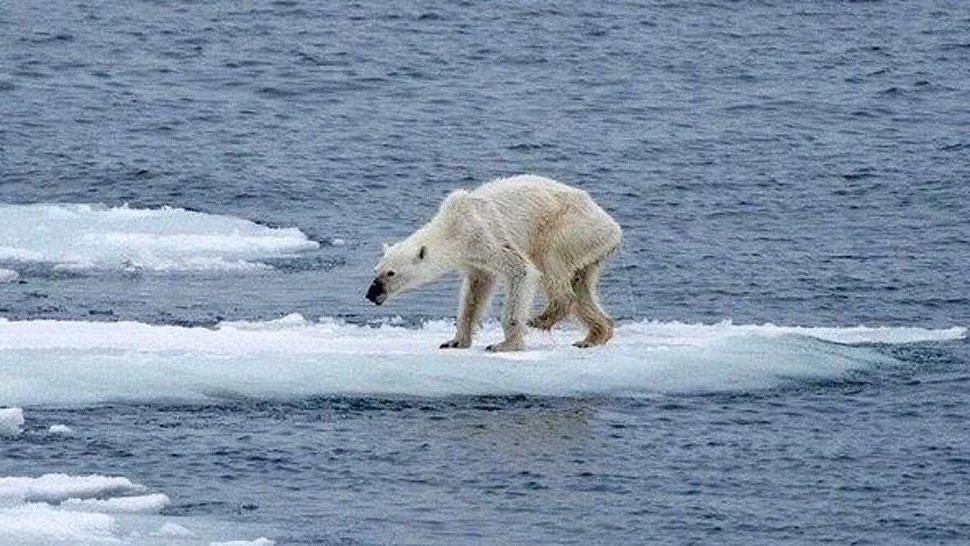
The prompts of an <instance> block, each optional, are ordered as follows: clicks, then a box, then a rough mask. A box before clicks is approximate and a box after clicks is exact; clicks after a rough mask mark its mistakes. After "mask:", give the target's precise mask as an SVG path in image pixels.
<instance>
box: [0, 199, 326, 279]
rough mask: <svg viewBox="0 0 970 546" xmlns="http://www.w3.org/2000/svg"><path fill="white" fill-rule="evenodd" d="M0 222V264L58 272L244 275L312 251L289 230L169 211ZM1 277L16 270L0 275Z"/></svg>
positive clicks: (11, 211) (45, 213)
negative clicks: (28, 265)
mask: <svg viewBox="0 0 970 546" xmlns="http://www.w3.org/2000/svg"><path fill="white" fill-rule="evenodd" d="M0 218H3V222H2V224H0V263H3V262H15V263H16V262H21V263H49V264H53V265H55V266H56V267H60V268H65V269H106V270H147V271H207V270H220V271H222V270H248V269H256V268H260V267H265V266H262V265H261V264H259V262H258V260H260V259H264V258H274V257H283V256H291V255H294V254H296V253H299V252H302V251H306V250H313V249H316V248H318V247H319V244H318V243H316V242H314V241H311V240H309V239H308V238H307V237H306V235H304V234H303V233H301V232H300V231H299V230H297V229H293V228H288V229H281V228H270V227H267V226H262V225H259V224H256V223H253V222H250V221H248V220H243V219H241V218H234V217H231V216H219V215H214V214H204V213H201V212H193V211H188V210H184V209H178V208H169V207H163V208H160V209H132V208H128V207H127V206H126V207H116V208H108V207H103V206H97V205H78V204H73V205H71V204H36V205H0ZM11 274H13V275H11ZM4 279H8V280H7V281H6V282H11V281H12V280H16V272H14V271H11V270H0V282H4Z"/></svg>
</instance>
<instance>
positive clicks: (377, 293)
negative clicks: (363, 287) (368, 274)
mask: <svg viewBox="0 0 970 546" xmlns="http://www.w3.org/2000/svg"><path fill="white" fill-rule="evenodd" d="M383 294H384V283H382V282H381V281H380V280H378V279H374V282H372V283H371V284H370V288H368V289H367V299H369V300H370V301H372V302H374V303H375V304H377V305H380V304H382V303H384V299H383V298H381V296H382V295H383Z"/></svg>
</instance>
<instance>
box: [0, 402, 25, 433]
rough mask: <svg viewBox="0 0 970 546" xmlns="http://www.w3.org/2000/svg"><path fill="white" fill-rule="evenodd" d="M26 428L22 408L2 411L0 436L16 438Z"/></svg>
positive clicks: (0, 414)
mask: <svg viewBox="0 0 970 546" xmlns="http://www.w3.org/2000/svg"><path fill="white" fill-rule="evenodd" d="M22 426H24V411H23V410H22V409H20V408H2V409H0V436H16V435H18V434H20V427H22Z"/></svg>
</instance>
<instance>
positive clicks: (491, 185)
mask: <svg viewBox="0 0 970 546" xmlns="http://www.w3.org/2000/svg"><path fill="white" fill-rule="evenodd" d="M620 238H621V230H620V226H619V225H618V224H617V223H616V222H615V221H614V220H613V218H611V217H610V215H609V214H607V213H606V212H605V211H604V210H603V209H602V208H600V207H599V205H597V204H596V203H595V202H593V200H592V199H591V198H590V196H589V195H588V194H587V193H586V192H585V191H583V190H580V189H577V188H573V187H570V186H567V185H565V184H562V183H559V182H556V181H554V180H550V179H548V178H543V177H539V176H533V175H519V176H513V177H510V178H504V179H499V180H493V181H491V182H488V183H486V184H484V185H482V186H480V187H478V188H477V189H475V190H471V191H468V190H456V191H454V192H452V193H451V194H450V195H448V197H446V198H445V200H444V201H443V202H442V204H441V206H440V208H439V209H438V213H437V214H436V215H435V216H434V218H432V219H431V221H430V222H428V223H427V224H425V225H424V226H423V227H421V228H420V229H418V230H417V231H415V232H414V233H413V234H412V235H411V236H409V237H408V238H407V239H405V240H403V241H401V242H399V243H397V244H394V245H390V246H389V245H385V246H384V255H383V257H382V258H381V259H380V262H379V263H378V264H377V267H376V268H375V271H376V273H377V277H376V278H375V279H374V282H373V283H372V284H371V285H370V288H369V289H368V290H367V295H366V297H367V299H369V300H370V301H372V302H374V303H375V304H377V305H381V304H382V303H384V302H385V301H386V300H387V299H388V298H389V297H391V296H393V295H394V294H397V293H398V292H401V291H402V290H405V289H409V288H413V287H415V286H418V285H421V284H424V283H427V282H430V281H433V280H435V279H437V278H438V277H440V276H441V275H442V274H444V273H447V272H449V271H455V270H457V271H459V272H461V273H463V275H464V282H463V283H462V288H461V298H460V304H459V310H458V325H457V326H458V328H457V330H458V331H457V333H456V335H455V338H454V339H452V340H450V341H447V342H445V343H443V344H442V345H441V348H467V347H469V346H471V343H472V336H473V334H474V330H475V327H476V326H477V324H478V322H479V321H480V320H481V317H482V315H483V314H484V312H485V310H486V308H487V307H488V302H489V300H490V298H491V295H492V291H493V287H494V285H495V280H496V278H498V279H501V280H504V282H505V285H506V290H507V294H506V299H505V305H504V308H503V310H502V330H503V331H504V334H505V340H504V341H502V342H500V343H496V344H494V345H489V346H488V347H487V350H489V351H519V350H522V349H524V348H525V341H524V337H525V333H526V325H528V326H531V327H533V328H539V329H543V330H549V329H551V328H552V327H553V326H554V325H555V324H556V323H557V322H559V321H560V320H562V319H563V318H565V317H566V316H567V315H569V314H570V313H572V314H573V315H575V316H576V318H578V319H579V320H580V321H581V322H582V323H583V324H584V325H585V326H586V327H587V328H588V329H589V331H588V333H587V335H586V338H585V339H583V340H582V341H578V342H576V343H574V345H575V346H577V347H592V346H594V345H600V344H603V343H606V342H607V341H609V340H610V338H611V337H613V321H612V319H610V317H609V316H607V314H606V313H605V312H604V311H603V309H602V308H601V307H600V305H599V303H598V302H597V298H596V285H597V282H598V280H599V273H600V269H601V268H602V266H603V263H604V262H605V261H606V259H607V257H609V256H610V254H612V253H613V252H614V251H615V250H616V249H617V247H618V246H619V244H620ZM537 285H538V287H540V288H541V289H542V292H543V293H544V295H545V298H546V302H547V305H546V308H545V310H544V311H542V312H541V313H539V314H538V315H536V316H535V317H533V318H532V319H531V320H527V319H528V313H529V312H530V311H531V308H532V298H533V295H534V292H535V289H536V287H537Z"/></svg>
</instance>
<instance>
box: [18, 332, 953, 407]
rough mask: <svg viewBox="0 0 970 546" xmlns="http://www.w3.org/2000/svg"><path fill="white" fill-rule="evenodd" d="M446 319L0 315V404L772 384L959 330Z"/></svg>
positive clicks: (626, 391)
mask: <svg viewBox="0 0 970 546" xmlns="http://www.w3.org/2000/svg"><path fill="white" fill-rule="evenodd" d="M452 334H453V326H452V325H451V324H448V323H445V322H434V323H429V324H427V325H426V326H425V327H423V328H421V329H409V328H403V327H399V326H393V325H389V324H385V325H382V326H380V327H368V326H356V325H349V324H345V323H342V322H339V321H335V320H329V319H325V320H321V321H320V322H317V323H310V322H307V321H306V320H304V319H303V318H302V317H300V316H297V315H291V316H289V317H285V318H283V319H280V320H278V321H271V322H263V323H248V322H237V323H225V324H222V325H220V326H219V327H217V328H215V329H209V328H201V327H198V328H185V327H177V326H155V325H147V324H141V323H133V322H121V323H102V322H59V321H23V322H12V321H5V320H2V319H0V404H6V405H28V404H83V403H96V402H101V401H106V400H117V399H129V400H133V399H139V400H146V399H149V400H150V399H161V398H167V399H187V400H192V399H194V400H198V399H205V398H209V397H224V396H230V397H234V396H249V397H300V396H308V395H325V394H355V393H366V394H403V395H420V396H434V395H449V394H510V393H526V394H537V395H553V396H570V395H611V394H619V395H638V394H644V393H651V392H676V391H725V390H743V389H752V388H762V387H770V386H773V385H776V384H778V382H779V381H782V380H785V379H797V378H821V379H824V378H835V377H838V376H840V375H842V374H844V373H845V372H847V371H850V370H855V369H860V368H864V367H867V366H870V365H872V364H874V363H880V362H882V363H884V362H890V359H889V358H888V357H886V356H883V355H881V354H879V353H878V352H876V351H874V350H871V349H869V348H867V347H860V346H854V345H845V344H843V343H844V342H851V343H910V342H917V341H935V340H947V339H960V338H962V337H964V336H965V334H966V331H965V329H962V328H951V329H947V330H925V329H918V328H863V327H857V328H784V327H777V326H772V325H764V326H738V325H733V324H730V323H722V324H716V325H690V324H679V323H656V322H640V323H633V324H627V325H622V326H619V327H618V328H617V330H616V337H615V338H614V340H613V341H612V342H611V343H610V344H609V345H607V346H605V347H599V348H595V349H590V350H582V349H575V348H573V347H571V346H570V342H571V341H572V340H574V339H576V338H578V337H580V333H579V332H578V331H575V330H566V331H558V332H555V333H553V334H551V335H543V334H533V335H531V336H530V337H529V338H528V340H527V343H528V345H529V347H530V350H528V351H525V352H520V353H499V354H491V353H487V352H485V351H484V350H483V348H482V347H483V346H484V345H485V344H487V343H488V342H490V341H492V340H496V339H499V338H500V337H501V330H500V328H499V327H498V326H497V325H495V324H492V325H489V326H486V328H485V329H484V331H483V332H482V333H481V335H480V337H479V338H478V341H477V343H476V347H474V348H472V349H469V350H440V349H438V348H437V347H438V344H440V343H441V342H442V341H444V340H446V339H448V338H450V337H451V335H452Z"/></svg>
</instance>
